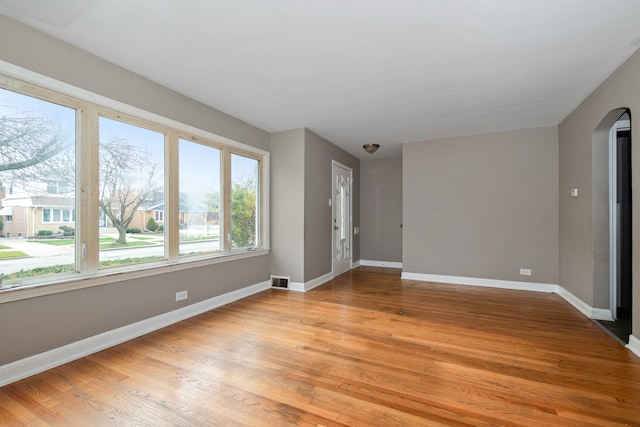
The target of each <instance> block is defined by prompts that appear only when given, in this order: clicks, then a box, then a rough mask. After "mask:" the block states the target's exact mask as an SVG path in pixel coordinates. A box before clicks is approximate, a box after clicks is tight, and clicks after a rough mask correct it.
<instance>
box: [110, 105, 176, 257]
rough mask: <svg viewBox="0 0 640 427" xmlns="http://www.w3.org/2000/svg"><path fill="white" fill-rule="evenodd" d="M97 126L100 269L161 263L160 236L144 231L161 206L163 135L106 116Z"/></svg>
mask: <svg viewBox="0 0 640 427" xmlns="http://www.w3.org/2000/svg"><path fill="white" fill-rule="evenodd" d="M98 126H99V129H100V131H99V135H100V142H99V146H100V149H99V153H100V155H99V156H100V157H99V162H100V166H99V171H100V178H99V187H98V207H99V209H100V212H101V213H102V214H104V217H105V218H106V221H105V224H104V226H102V227H100V246H99V247H100V268H107V267H113V266H119V265H123V264H133V263H139V262H144V261H152V260H154V261H155V260H158V259H163V258H164V233H163V232H162V231H160V232H158V229H157V228H154V230H149V233H143V231H144V230H146V229H147V225H148V220H147V219H148V218H151V216H153V215H154V214H153V212H154V211H158V210H160V208H159V207H158V206H159V205H164V196H165V187H164V139H165V136H164V134H162V133H160V132H155V131H152V130H149V129H145V128H143V127H140V126H135V125H132V124H128V123H123V122H121V121H118V120H113V119H110V118H107V117H100V119H99V122H98ZM152 228H153V227H152Z"/></svg>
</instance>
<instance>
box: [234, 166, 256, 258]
mask: <svg viewBox="0 0 640 427" xmlns="http://www.w3.org/2000/svg"><path fill="white" fill-rule="evenodd" d="M258 166H259V163H258V160H256V159H253V158H250V157H245V156H241V155H239V154H232V155H231V247H232V248H243V247H252V246H256V245H258V240H257V238H258V222H257V221H258V169H259V168H258Z"/></svg>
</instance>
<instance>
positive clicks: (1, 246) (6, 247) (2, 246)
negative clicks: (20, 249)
mask: <svg viewBox="0 0 640 427" xmlns="http://www.w3.org/2000/svg"><path fill="white" fill-rule="evenodd" d="M0 249H11V248H10V247H9V246H5V245H0Z"/></svg>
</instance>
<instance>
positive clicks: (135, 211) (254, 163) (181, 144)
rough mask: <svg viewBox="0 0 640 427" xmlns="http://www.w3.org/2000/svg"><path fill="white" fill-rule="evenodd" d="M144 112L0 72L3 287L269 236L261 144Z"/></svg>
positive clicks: (219, 250) (162, 261)
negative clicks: (219, 135)
mask: <svg viewBox="0 0 640 427" xmlns="http://www.w3.org/2000/svg"><path fill="white" fill-rule="evenodd" d="M127 110H129V108H127ZM131 110H135V109H134V108H133V107H131ZM142 115H143V116H144V117H145V118H141V117H136V116H135V115H134V114H131V113H130V112H129V113H123V112H119V111H115V110H112V109H109V108H107V107H105V106H101V105H96V104H93V103H90V102H87V101H83V100H79V99H76V98H73V97H70V96H68V95H64V94H61V93H57V92H55V91H51V90H48V89H46V88H40V87H37V86H35V85H33V84H25V83H22V82H20V81H19V80H16V79H12V78H9V77H6V76H2V75H0V189H1V190H4V191H0V217H2V218H4V219H5V221H4V222H3V224H2V227H1V228H0V259H1V260H2V261H1V262H2V267H3V269H2V273H3V274H4V278H3V281H2V282H0V293H2V292H3V291H6V290H8V289H13V288H18V287H25V286H31V285H34V284H35V285H40V284H55V283H58V282H60V281H62V280H65V281H68V280H69V279H73V278H74V277H78V278H80V277H87V276H88V277H91V276H95V275H100V276H102V275H108V274H111V272H113V271H115V272H118V273H121V272H125V273H126V272H128V271H130V272H136V274H140V271H141V270H140V268H139V267H138V266H139V265H140V264H146V265H148V267H149V268H156V267H162V266H163V265H168V266H173V265H175V264H176V263H178V262H190V261H191V260H198V261H202V260H207V259H220V260H223V259H224V257H225V256H228V255H235V256H253V254H254V251H255V250H258V249H261V248H262V247H263V242H264V241H265V239H264V236H265V235H264V234H263V230H264V226H263V225H262V224H261V222H260V221H261V218H263V217H264V215H262V214H261V206H262V204H261V203H260V201H261V200H262V198H263V197H264V195H263V194H261V188H264V187H263V185H262V184H263V183H262V179H263V176H262V171H263V161H264V159H265V157H264V156H265V153H264V152H260V151H259V150H256V151H255V153H254V152H252V148H251V147H248V146H245V145H243V144H240V143H234V142H233V141H229V140H225V142H224V143H223V142H220V141H216V137H215V135H211V134H207V132H204V131H203V132H200V131H198V130H197V129H195V130H194V129H193V128H188V127H187V126H184V128H181V125H180V124H176V123H175V122H171V125H168V124H166V123H164V122H165V120H164V119H162V118H158V119H157V121H154V120H155V119H154V120H150V119H149V117H150V116H152V115H150V114H146V113H145V114H142ZM166 122H167V123H168V122H169V121H166ZM187 128H188V129H189V131H188V132H186V131H185V129H187ZM191 132H195V133H196V134H193V133H191ZM76 194H79V195H80V196H81V197H79V198H76ZM14 239H20V243H21V244H20V245H19V246H20V249H17V248H13V246H12V243H13V242H14V241H15V242H17V240H14ZM216 262H218V261H216ZM85 283H86V282H85Z"/></svg>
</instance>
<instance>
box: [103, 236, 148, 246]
mask: <svg viewBox="0 0 640 427" xmlns="http://www.w3.org/2000/svg"><path fill="white" fill-rule="evenodd" d="M149 245H153V243H149V242H140V241H138V242H132V241H131V240H129V241H128V242H127V243H125V244H124V245H121V244H119V243H116V239H113V238H111V237H107V238H105V239H100V245H99V247H100V249H113V248H131V247H134V246H149Z"/></svg>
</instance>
